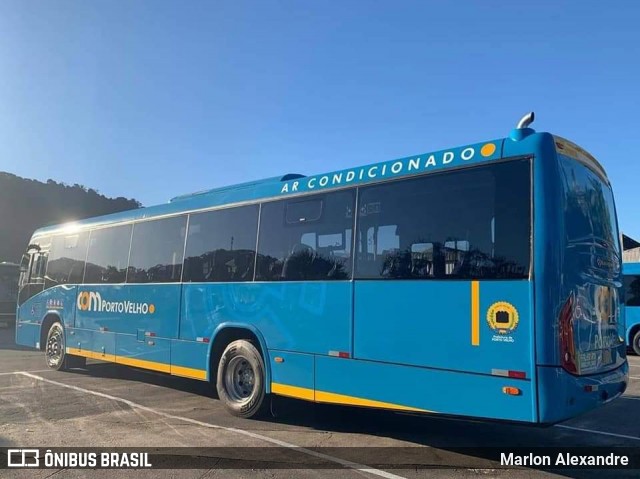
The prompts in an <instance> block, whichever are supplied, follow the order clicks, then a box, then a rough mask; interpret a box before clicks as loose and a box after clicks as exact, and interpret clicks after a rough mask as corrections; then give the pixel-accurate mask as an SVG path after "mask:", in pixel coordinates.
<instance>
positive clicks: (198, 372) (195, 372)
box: [171, 364, 207, 381]
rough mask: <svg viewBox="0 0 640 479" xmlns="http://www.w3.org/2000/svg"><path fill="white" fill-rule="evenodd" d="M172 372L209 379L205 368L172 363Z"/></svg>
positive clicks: (177, 374) (175, 374) (194, 377)
mask: <svg viewBox="0 0 640 479" xmlns="http://www.w3.org/2000/svg"><path fill="white" fill-rule="evenodd" d="M171 374H173V375H174V376H184V377H185V378H193V379H201V380H202V381H206V380H207V371H205V370H204V369H193V368H185V367H184V366H174V365H173V364H172V365H171Z"/></svg>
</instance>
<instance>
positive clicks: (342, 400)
mask: <svg viewBox="0 0 640 479" xmlns="http://www.w3.org/2000/svg"><path fill="white" fill-rule="evenodd" d="M271 392H272V393H274V394H280V395H282V396H289V397H294V398H297V399H304V400H307V401H315V402H321V403H331V404H345V405H349V406H365V407H374V408H381V409H393V410H396V411H415V412H433V411H428V410H427V409H419V408H415V407H411V406H403V405H401V404H394V403H389V402H383V401H374V400H372V399H365V398H359V397H355V396H347V395H344V394H336V393H330V392H326V391H314V390H313V389H309V388H301V387H298V386H290V385H288V384H279V383H271Z"/></svg>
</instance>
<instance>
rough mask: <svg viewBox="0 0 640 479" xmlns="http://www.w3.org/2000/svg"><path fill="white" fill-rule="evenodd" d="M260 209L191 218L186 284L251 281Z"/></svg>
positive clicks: (216, 213) (254, 206) (185, 264)
mask: <svg viewBox="0 0 640 479" xmlns="http://www.w3.org/2000/svg"><path fill="white" fill-rule="evenodd" d="M257 230H258V205H249V206H241V207H238V208H226V209H222V210H214V211H207V212H204V213H195V214H192V215H191V216H190V217H189V232H188V234H187V249H186V257H185V261H184V275H183V281H184V282H227V281H252V280H253V270H254V264H255V255H256V235H257Z"/></svg>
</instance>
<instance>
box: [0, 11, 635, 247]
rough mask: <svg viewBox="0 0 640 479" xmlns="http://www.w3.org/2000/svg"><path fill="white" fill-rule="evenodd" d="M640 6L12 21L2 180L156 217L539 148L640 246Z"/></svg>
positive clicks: (0, 97) (0, 123)
mask: <svg viewBox="0 0 640 479" xmlns="http://www.w3.org/2000/svg"><path fill="white" fill-rule="evenodd" d="M639 24H640V2H638V1H635V0H628V1H610V2H602V1H584V0H583V1H578V0H575V1H562V0H555V1H551V0H548V1H536V2H512V1H506V0H504V1H497V0H483V1H479V0H478V1H471V0H468V1H456V2H448V1H428V0H424V1H415V2H412V1H403V0H398V1H391V0H389V1H375V0H369V1H353V0H341V1H328V0H325V1H310V0H298V1H270V0H263V1H245V0H229V1H207V2H199V1H194V0H190V1H178V0H176V1H160V0H152V1H142V0H138V1H128V0H127V1H120V0H108V1H102V0H99V1H97V0H92V1H80V0H77V1H66V0H52V1H34V0H2V1H1V2H0V38H1V41H0V171H8V172H10V173H14V174H17V175H19V176H23V177H26V178H34V179H38V180H47V179H49V178H51V179H54V180H56V181H58V182H64V183H67V184H75V183H78V184H82V185H85V186H87V187H90V188H94V189H97V190H98V191H99V192H101V193H102V194H105V195H107V196H125V197H127V198H132V197H133V198H136V199H138V200H139V201H141V202H142V203H143V204H144V205H152V204H157V203H164V202H166V201H168V200H169V199H170V198H171V197H173V196H177V195H180V194H184V193H189V192H193V191H199V190H203V189H208V188H214V187H217V186H225V185H229V184H234V183H240V182H244V181H249V180H253V179H260V178H267V177H273V176H279V175H281V174H285V173H303V174H315V173H322V172H327V171H332V170H339V169H344V168H349V167H352V166H357V165H364V164H368V163H375V162H379V161H385V160H391V159H394V158H401V157H405V156H410V155H414V154H421V153H425V152H429V151H433V150H440V149H445V148H450V147H455V146H460V145H464V144H468V143H475V142H481V141H485V140H489V139H496V138H501V137H504V136H507V135H508V133H509V131H510V130H511V129H512V128H513V127H514V126H515V124H516V123H517V121H518V119H519V118H520V117H521V116H522V115H523V114H524V113H526V112H528V111H530V110H533V111H535V113H536V121H535V123H534V124H533V127H534V128H536V129H537V130H538V131H549V132H552V133H555V134H559V135H561V136H563V137H565V138H569V139H571V140H572V141H574V142H576V143H578V144H579V145H581V146H582V147H584V148H585V149H587V150H588V151H590V152H591V153H592V154H593V155H594V156H595V157H596V158H598V159H599V161H600V162H601V163H602V164H603V165H604V167H605V169H606V170H607V172H608V175H609V177H610V179H611V182H612V185H613V189H614V194H615V197H616V202H617V208H618V215H619V220H620V226H621V229H622V230H623V231H624V232H626V233H627V234H629V235H631V236H633V237H636V238H640V213H639V210H640V200H639V199H640V191H639V190H640V158H639V156H640V155H639V151H640V134H639V133H638V132H639V128H638V126H639V118H640V115H639V113H638V110H639V107H640V101H639V99H640V94H639V93H638V91H639V88H640V79H639V76H640V61H639V60H638V59H640V27H638V25H639Z"/></svg>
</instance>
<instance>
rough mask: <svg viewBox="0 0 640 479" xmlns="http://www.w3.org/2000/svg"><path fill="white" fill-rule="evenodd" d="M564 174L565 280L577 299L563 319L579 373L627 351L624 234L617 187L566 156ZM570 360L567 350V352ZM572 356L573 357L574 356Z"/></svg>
mask: <svg viewBox="0 0 640 479" xmlns="http://www.w3.org/2000/svg"><path fill="white" fill-rule="evenodd" d="M560 158H561V161H560V163H561V169H562V172H563V174H564V190H565V195H564V196H565V198H564V203H565V204H564V221H565V236H566V254H565V266H566V268H565V271H566V272H567V275H566V283H565V284H566V286H567V287H568V288H570V296H571V301H572V304H573V308H572V313H573V314H572V321H571V320H570V318H569V317H568V316H567V317H566V318H565V319H566V320H567V322H569V321H571V322H572V325H569V324H564V325H563V324H561V325H560V327H561V330H562V329H564V334H565V336H566V337H565V339H567V337H568V336H569V335H571V336H572V339H571V340H569V342H570V343H571V344H568V345H567V347H568V348H569V349H573V348H575V350H577V354H575V357H574V358H573V359H572V361H573V362H574V364H573V365H571V364H564V365H565V367H566V366H569V370H570V371H571V367H573V368H574V372H576V373H578V374H593V373H594V372H600V371H605V370H609V369H613V368H615V367H617V366H619V365H620V363H621V362H623V361H624V353H622V354H621V355H616V354H612V351H613V350H614V349H616V348H619V346H620V337H623V336H624V334H623V332H622V331H619V330H618V329H619V324H618V318H619V316H620V310H619V309H620V308H619V306H618V304H619V300H618V298H619V289H618V287H619V284H620V281H621V278H620V275H621V271H620V240H619V234H618V226H617V220H616V213H615V206H614V201H613V193H612V191H611V188H610V187H609V185H608V184H607V183H605V181H604V180H603V179H601V178H600V177H599V176H598V175H597V174H596V173H595V172H594V171H592V170H591V169H589V168H588V167H587V166H586V165H584V164H582V163H580V162H578V161H576V160H573V159H571V158H567V157H564V156H561V157H560ZM563 356H564V357H563V361H565V358H566V354H564V355H563ZM570 362H571V361H570Z"/></svg>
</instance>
